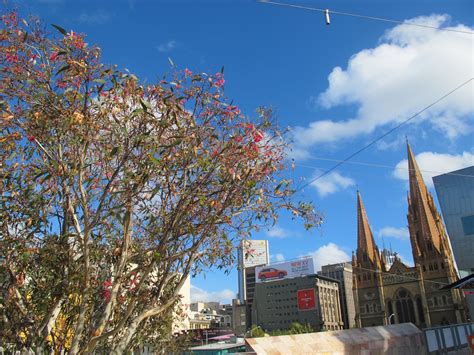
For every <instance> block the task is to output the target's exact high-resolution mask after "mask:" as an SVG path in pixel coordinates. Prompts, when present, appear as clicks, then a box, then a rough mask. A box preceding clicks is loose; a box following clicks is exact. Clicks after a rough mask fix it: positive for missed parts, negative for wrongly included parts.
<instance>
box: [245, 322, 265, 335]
mask: <svg viewBox="0 0 474 355" xmlns="http://www.w3.org/2000/svg"><path fill="white" fill-rule="evenodd" d="M248 335H249V337H250V338H261V337H264V336H265V335H267V334H266V333H265V331H264V330H263V329H262V327H260V326H258V325H255V324H253V325H252V327H251V328H250V330H249V331H248Z"/></svg>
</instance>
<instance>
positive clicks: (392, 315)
mask: <svg viewBox="0 0 474 355" xmlns="http://www.w3.org/2000/svg"><path fill="white" fill-rule="evenodd" d="M392 317H395V314H394V313H392V314H391V315H389V316H388V324H392V323H391V322H390V319H391V318H392Z"/></svg>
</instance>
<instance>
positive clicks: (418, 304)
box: [416, 296, 425, 323]
mask: <svg viewBox="0 0 474 355" xmlns="http://www.w3.org/2000/svg"><path fill="white" fill-rule="evenodd" d="M416 308H418V318H419V319H420V322H421V323H424V322H425V314H424V313H423V304H422V302H421V297H420V296H418V297H417V298H416Z"/></svg>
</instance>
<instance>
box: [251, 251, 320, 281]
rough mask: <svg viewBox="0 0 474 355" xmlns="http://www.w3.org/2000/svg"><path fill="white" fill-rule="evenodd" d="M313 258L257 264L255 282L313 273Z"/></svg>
mask: <svg viewBox="0 0 474 355" xmlns="http://www.w3.org/2000/svg"><path fill="white" fill-rule="evenodd" d="M314 273H315V272H314V264H313V258H311V257H308V258H303V259H297V260H293V261H286V262H283V263H277V264H271V265H266V266H258V267H256V268H255V282H257V283H258V282H266V281H275V280H282V279H292V278H294V277H300V276H306V275H313V274H314Z"/></svg>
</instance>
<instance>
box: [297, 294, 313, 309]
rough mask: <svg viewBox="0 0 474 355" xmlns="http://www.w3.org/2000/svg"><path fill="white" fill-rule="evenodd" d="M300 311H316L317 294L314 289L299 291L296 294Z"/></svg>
mask: <svg viewBox="0 0 474 355" xmlns="http://www.w3.org/2000/svg"><path fill="white" fill-rule="evenodd" d="M296 298H297V300H298V310H299V311H310V310H312V309H316V293H315V291H314V288H308V289H305V290H298V291H297V292H296Z"/></svg>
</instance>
